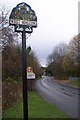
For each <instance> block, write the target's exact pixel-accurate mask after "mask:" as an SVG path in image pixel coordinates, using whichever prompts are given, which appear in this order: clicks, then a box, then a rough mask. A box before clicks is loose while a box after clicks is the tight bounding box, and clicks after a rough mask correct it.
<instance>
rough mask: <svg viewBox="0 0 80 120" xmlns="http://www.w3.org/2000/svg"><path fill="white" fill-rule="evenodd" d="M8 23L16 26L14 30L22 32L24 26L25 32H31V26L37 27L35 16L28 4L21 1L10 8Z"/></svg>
mask: <svg viewBox="0 0 80 120" xmlns="http://www.w3.org/2000/svg"><path fill="white" fill-rule="evenodd" d="M9 25H14V26H16V27H15V31H16V32H22V31H23V27H24V26H26V27H25V32H27V33H32V31H33V30H32V28H33V27H37V16H36V14H35V12H34V10H32V9H31V7H30V6H29V5H28V4H26V3H24V2H22V3H20V4H18V5H17V6H16V7H14V8H13V9H12V12H11V14H10V17H9Z"/></svg>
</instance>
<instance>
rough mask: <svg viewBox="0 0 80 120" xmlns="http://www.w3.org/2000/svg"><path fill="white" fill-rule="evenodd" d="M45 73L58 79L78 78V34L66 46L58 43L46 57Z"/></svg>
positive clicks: (79, 72)
mask: <svg viewBox="0 0 80 120" xmlns="http://www.w3.org/2000/svg"><path fill="white" fill-rule="evenodd" d="M46 72H47V74H48V73H49V74H51V75H53V76H55V77H57V78H59V79H67V78H68V77H69V76H76V77H80V34H78V35H76V36H74V37H73V38H72V40H71V41H70V43H69V44H68V45H66V44H65V43H60V44H58V45H57V46H56V47H55V48H54V50H53V52H52V53H51V54H50V55H49V56H48V67H47V70H46Z"/></svg>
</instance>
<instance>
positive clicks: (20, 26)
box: [15, 25, 33, 33]
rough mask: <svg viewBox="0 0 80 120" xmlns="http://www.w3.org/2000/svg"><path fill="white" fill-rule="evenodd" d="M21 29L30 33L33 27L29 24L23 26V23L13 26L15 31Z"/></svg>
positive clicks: (20, 30)
mask: <svg viewBox="0 0 80 120" xmlns="http://www.w3.org/2000/svg"><path fill="white" fill-rule="evenodd" d="M23 29H25V32H27V33H32V32H33V29H32V27H30V26H24V25H23V26H22V25H16V26H15V32H22V31H23Z"/></svg>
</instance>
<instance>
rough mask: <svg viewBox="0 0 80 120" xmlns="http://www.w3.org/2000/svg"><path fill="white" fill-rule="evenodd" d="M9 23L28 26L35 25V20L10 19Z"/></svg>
mask: <svg viewBox="0 0 80 120" xmlns="http://www.w3.org/2000/svg"><path fill="white" fill-rule="evenodd" d="M9 23H10V24H11V25H28V26H34V27H37V22H36V21H28V20H19V19H10V21H9Z"/></svg>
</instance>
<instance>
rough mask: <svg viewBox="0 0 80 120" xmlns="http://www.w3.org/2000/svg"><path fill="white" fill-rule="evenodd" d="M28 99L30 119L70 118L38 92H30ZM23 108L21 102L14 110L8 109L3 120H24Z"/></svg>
mask: <svg viewBox="0 0 80 120" xmlns="http://www.w3.org/2000/svg"><path fill="white" fill-rule="evenodd" d="M28 98H29V100H28V104H29V105H28V116H29V118H68V116H67V115H66V114H65V113H63V112H62V111H60V110H59V109H58V108H57V107H55V106H54V105H52V104H50V103H48V102H47V101H45V100H43V99H42V98H41V97H40V96H39V95H38V94H37V93H36V92H29V96H28ZM22 106H23V105H22V100H20V101H19V102H17V103H16V104H15V105H14V107H13V108H8V109H7V110H6V111H5V112H4V113H3V118H23V112H22V110H23V109H22Z"/></svg>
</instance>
